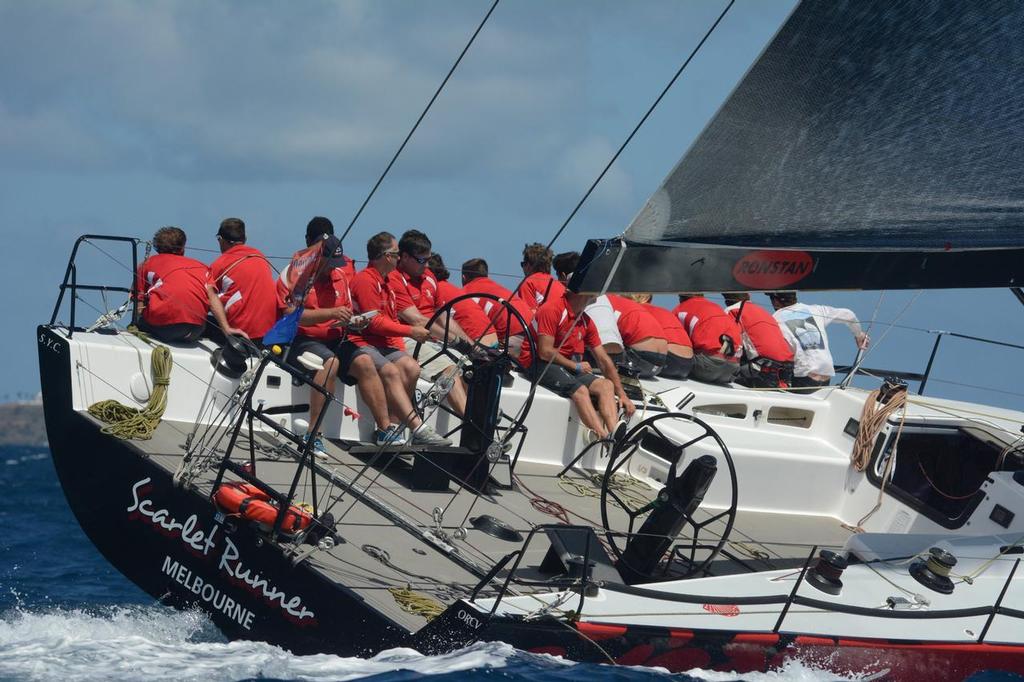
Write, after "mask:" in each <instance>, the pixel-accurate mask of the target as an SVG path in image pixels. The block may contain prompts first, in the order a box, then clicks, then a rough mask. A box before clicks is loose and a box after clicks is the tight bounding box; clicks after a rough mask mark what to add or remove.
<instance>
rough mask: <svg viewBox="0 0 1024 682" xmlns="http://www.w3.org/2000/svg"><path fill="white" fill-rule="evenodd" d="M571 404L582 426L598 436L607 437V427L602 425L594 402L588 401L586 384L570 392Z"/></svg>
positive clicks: (588, 395)
mask: <svg viewBox="0 0 1024 682" xmlns="http://www.w3.org/2000/svg"><path fill="white" fill-rule="evenodd" d="M572 404H573V405H575V406H576V412H578V413H579V415H580V421H581V422H583V425H584V426H586V427H588V428H590V429H592V430H593V431H594V433H596V434H597V437H598V438H607V437H608V429H606V428H605V427H604V424H603V423H602V422H601V418H600V417H598V416H597V411H596V410H594V404H593V403H592V402H590V391H588V390H587V387H586V386H580V387H579V388H577V389H576V392H575V393H573V394H572Z"/></svg>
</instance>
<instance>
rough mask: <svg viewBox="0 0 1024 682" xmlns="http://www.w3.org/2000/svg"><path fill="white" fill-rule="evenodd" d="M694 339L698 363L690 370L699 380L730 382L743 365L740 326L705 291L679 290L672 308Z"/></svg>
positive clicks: (716, 382) (719, 382)
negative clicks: (677, 303) (706, 295)
mask: <svg viewBox="0 0 1024 682" xmlns="http://www.w3.org/2000/svg"><path fill="white" fill-rule="evenodd" d="M672 312H673V313H675V314H676V316H677V317H678V318H679V321H680V322H681V323H682V325H683V328H684V329H685V330H686V333H687V334H689V335H690V340H691V341H692V342H693V355H694V363H693V370H692V371H691V373H690V376H692V377H693V378H694V379H697V380H698V381H706V382H708V383H712V384H728V383H729V382H731V381H732V380H733V378H734V377H735V376H736V372H738V371H739V368H740V353H741V352H742V350H743V348H742V345H741V344H742V341H741V340H740V327H739V325H738V324H736V320H735V319H733V317H732V315H730V314H729V313H727V312H725V311H724V310H722V307H721V306H719V305H718V304H716V303H712V302H711V301H709V300H707V299H706V298H704V295H703V294H679V305H677V306H676V307H675V309H673V310H672Z"/></svg>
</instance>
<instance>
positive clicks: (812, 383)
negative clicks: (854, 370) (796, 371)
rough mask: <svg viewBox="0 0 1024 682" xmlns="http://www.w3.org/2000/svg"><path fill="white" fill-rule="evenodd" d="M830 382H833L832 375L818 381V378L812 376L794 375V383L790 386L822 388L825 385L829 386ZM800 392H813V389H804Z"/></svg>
mask: <svg viewBox="0 0 1024 682" xmlns="http://www.w3.org/2000/svg"><path fill="white" fill-rule="evenodd" d="M830 383H832V378H831V377H829V378H828V379H822V380H821V381H818V380H817V379H812V378H810V377H793V383H791V384H790V386H791V387H793V388H803V389H809V388H822V387H824V386H828V385H829V384H830ZM800 392H801V393H809V392H812V391H807V390H804V391H800Z"/></svg>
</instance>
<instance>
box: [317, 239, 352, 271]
mask: <svg viewBox="0 0 1024 682" xmlns="http://www.w3.org/2000/svg"><path fill="white" fill-rule="evenodd" d="M322 249H323V250H322V252H321V253H323V255H324V259H326V261H327V264H328V265H329V266H330V267H332V268H340V267H343V266H344V265H345V262H346V261H345V252H344V250H343V249H342V248H341V240H340V239H338V238H337V237H335V236H334V235H333V234H331V235H327V236H326V237H325V238H324V242H323V246H322Z"/></svg>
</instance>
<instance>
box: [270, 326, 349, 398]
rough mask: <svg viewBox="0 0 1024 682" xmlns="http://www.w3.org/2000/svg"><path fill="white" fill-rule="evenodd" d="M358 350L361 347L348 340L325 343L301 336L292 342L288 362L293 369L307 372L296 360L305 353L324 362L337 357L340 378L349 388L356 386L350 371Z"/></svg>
mask: <svg viewBox="0 0 1024 682" xmlns="http://www.w3.org/2000/svg"><path fill="white" fill-rule="evenodd" d="M358 349H359V347H358V346H357V345H356V344H354V343H352V342H351V341H348V340H342V339H334V340H332V341H323V340H321V339H314V338H310V337H308V336H303V335H302V334H299V335H298V336H296V337H295V340H293V341H292V344H291V347H290V348H289V349H288V359H287V362H288V363H289V364H290V365H292V366H293V367H299V368H300V369H303V370H305V369H306V368H305V367H303V366H302V365H301V364H299V363H298V362H296V361H295V358H297V357H299V356H300V355H302V354H303V353H312V354H313V355H315V356H317V357H318V358H320V359H321V360H323V361H324V362H326V361H327V360H330V359H331V358H332V357H336V358H338V376H339V377H341V380H342V381H344V382H345V383H346V384H347V385H348V386H354V385H355V383H356V381H355V379H353V378H352V377H350V376H349V374H348V370H349V368H350V367H351V366H352V361H353V360H354V359H355V356H356V351H357V350H358Z"/></svg>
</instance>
